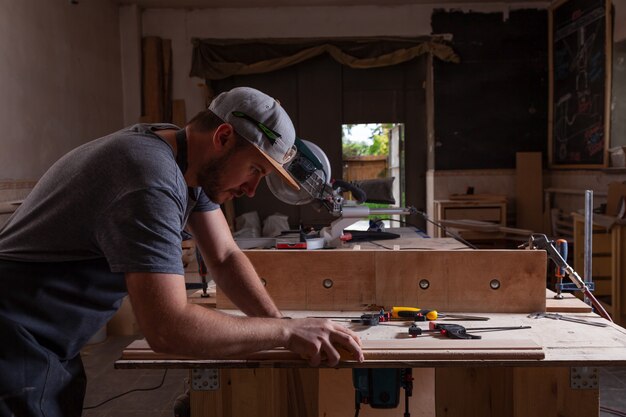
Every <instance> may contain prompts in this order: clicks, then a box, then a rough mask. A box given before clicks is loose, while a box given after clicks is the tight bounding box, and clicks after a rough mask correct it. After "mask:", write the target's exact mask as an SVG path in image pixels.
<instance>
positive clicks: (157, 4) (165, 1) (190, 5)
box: [113, 0, 545, 9]
mask: <svg viewBox="0 0 626 417" xmlns="http://www.w3.org/2000/svg"><path fill="white" fill-rule="evenodd" d="M113 1H114V2H116V3H118V4H137V5H138V6H139V7H141V8H144V9H205V8H245V7H305V6H364V5H368V6H398V5H406V4H430V5H443V4H448V5H453V4H459V3H500V4H503V3H519V1H512V0H504V1H503V0H444V1H438V2H434V1H432V0H113ZM532 2H536V3H544V2H545V0H530V1H528V0H527V1H525V3H532Z"/></svg>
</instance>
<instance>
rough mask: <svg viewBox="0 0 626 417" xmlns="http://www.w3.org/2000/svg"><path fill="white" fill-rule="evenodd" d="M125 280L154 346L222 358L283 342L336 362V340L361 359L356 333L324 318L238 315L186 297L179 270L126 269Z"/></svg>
mask: <svg viewBox="0 0 626 417" xmlns="http://www.w3.org/2000/svg"><path fill="white" fill-rule="evenodd" d="M126 286H127V288H128V294H129V296H130V301H131V303H132V305H133V310H134V312H135V316H136V317H137V321H138V323H139V326H140V328H141V330H142V332H143V335H144V336H145V338H146V340H147V341H148V343H149V344H150V346H151V347H152V349H154V350H155V351H157V352H164V353H172V354H178V355H185V356H191V357H201V358H207V359H223V358H228V357H230V356H238V357H241V356H243V355H245V354H249V353H252V352H257V351H260V350H265V349H271V348H274V347H285V348H287V349H289V350H291V351H293V352H296V353H298V354H299V355H300V356H302V357H303V358H305V359H307V360H308V361H309V363H310V364H311V365H312V366H317V365H319V364H320V363H322V362H326V363H327V364H328V365H329V366H335V365H336V364H337V363H338V362H339V352H338V351H337V349H336V347H335V346H341V347H342V348H344V349H346V350H347V351H348V352H350V353H351V355H352V356H353V358H354V359H355V360H358V361H363V354H362V352H361V348H360V341H359V337H358V336H357V335H356V334H355V333H354V332H352V331H351V330H349V329H347V328H345V327H343V326H341V325H339V324H337V323H334V322H332V321H329V320H324V319H291V320H281V319H279V318H261V317H246V316H243V317H237V316H233V315H228V314H224V313H222V312H219V311H216V310H213V309H208V308H205V307H202V306H198V305H196V304H192V303H188V302H187V293H186V290H185V279H184V277H183V276H182V275H174V274H155V273H127V274H126Z"/></svg>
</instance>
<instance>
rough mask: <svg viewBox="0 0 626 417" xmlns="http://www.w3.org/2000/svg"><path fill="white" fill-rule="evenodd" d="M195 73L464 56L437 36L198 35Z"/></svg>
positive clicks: (208, 75)
mask: <svg viewBox="0 0 626 417" xmlns="http://www.w3.org/2000/svg"><path fill="white" fill-rule="evenodd" d="M193 44H194V47H193V58H192V68H191V73H190V75H191V76H195V77H200V78H204V79H206V80H220V79H224V78H227V77H230V76H232V75H249V74H259V73H265V72H271V71H276V70H279V69H282V68H286V67H289V66H291V65H295V64H298V63H300V62H303V61H305V60H307V59H311V58H314V57H316V56H319V55H321V54H328V55H330V56H331V57H332V58H333V59H334V60H335V61H337V62H339V63H340V64H342V65H346V66H348V67H350V68H359V69H364V68H377V67H384V66H389V65H396V64H401V63H403V62H407V61H410V60H412V59H413V58H415V57H417V56H420V55H422V54H426V53H430V54H433V56H435V57H437V58H438V59H441V60H442V61H446V62H455V63H458V62H459V61H460V59H459V57H458V55H457V54H456V53H455V52H454V50H453V49H452V48H451V47H450V46H449V45H447V44H445V43H444V42H442V41H440V40H437V39H431V38H428V39H380V38H377V39H359V40H335V41H314V42H312V41H303V40H272V41H258V42H250V41H236V40H230V41H228V40H212V39H194V40H193Z"/></svg>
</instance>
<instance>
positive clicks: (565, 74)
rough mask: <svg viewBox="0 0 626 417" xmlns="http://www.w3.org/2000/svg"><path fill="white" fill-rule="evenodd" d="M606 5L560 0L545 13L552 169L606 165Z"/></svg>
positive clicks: (608, 91) (608, 48)
mask: <svg viewBox="0 0 626 417" xmlns="http://www.w3.org/2000/svg"><path fill="white" fill-rule="evenodd" d="M610 11H611V5H610V0H560V1H557V2H555V3H554V4H553V5H552V6H551V7H550V10H549V29H548V33H549V38H550V39H549V66H550V69H549V75H550V95H549V96H550V107H549V117H548V121H549V122H548V140H549V145H548V152H549V161H550V167H551V168H602V167H605V166H606V165H607V150H608V146H609V132H610V124H609V122H610V94H611V45H612V40H611V36H612V35H611V33H612V32H611V19H610V15H611V13H610Z"/></svg>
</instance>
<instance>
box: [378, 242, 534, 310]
mask: <svg viewBox="0 0 626 417" xmlns="http://www.w3.org/2000/svg"><path fill="white" fill-rule="evenodd" d="M376 260H377V262H376V268H377V274H376V303H377V304H378V305H383V306H394V305H408V306H419V307H420V308H436V309H438V310H440V311H468V312H478V311H482V312H502V313H505V312H509V313H512V312H531V311H544V310H545V265H546V254H545V252H543V251H507V250H494V251H492V250H480V251H461V252H447V251H436V252H420V251H402V252H378V253H376ZM493 280H497V282H498V283H499V285H500V287H499V288H498V289H492V288H491V282H492V281H493ZM426 281H427V282H428V288H426V289H423V288H422V287H421V286H420V283H421V284H422V285H425V282H426Z"/></svg>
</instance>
